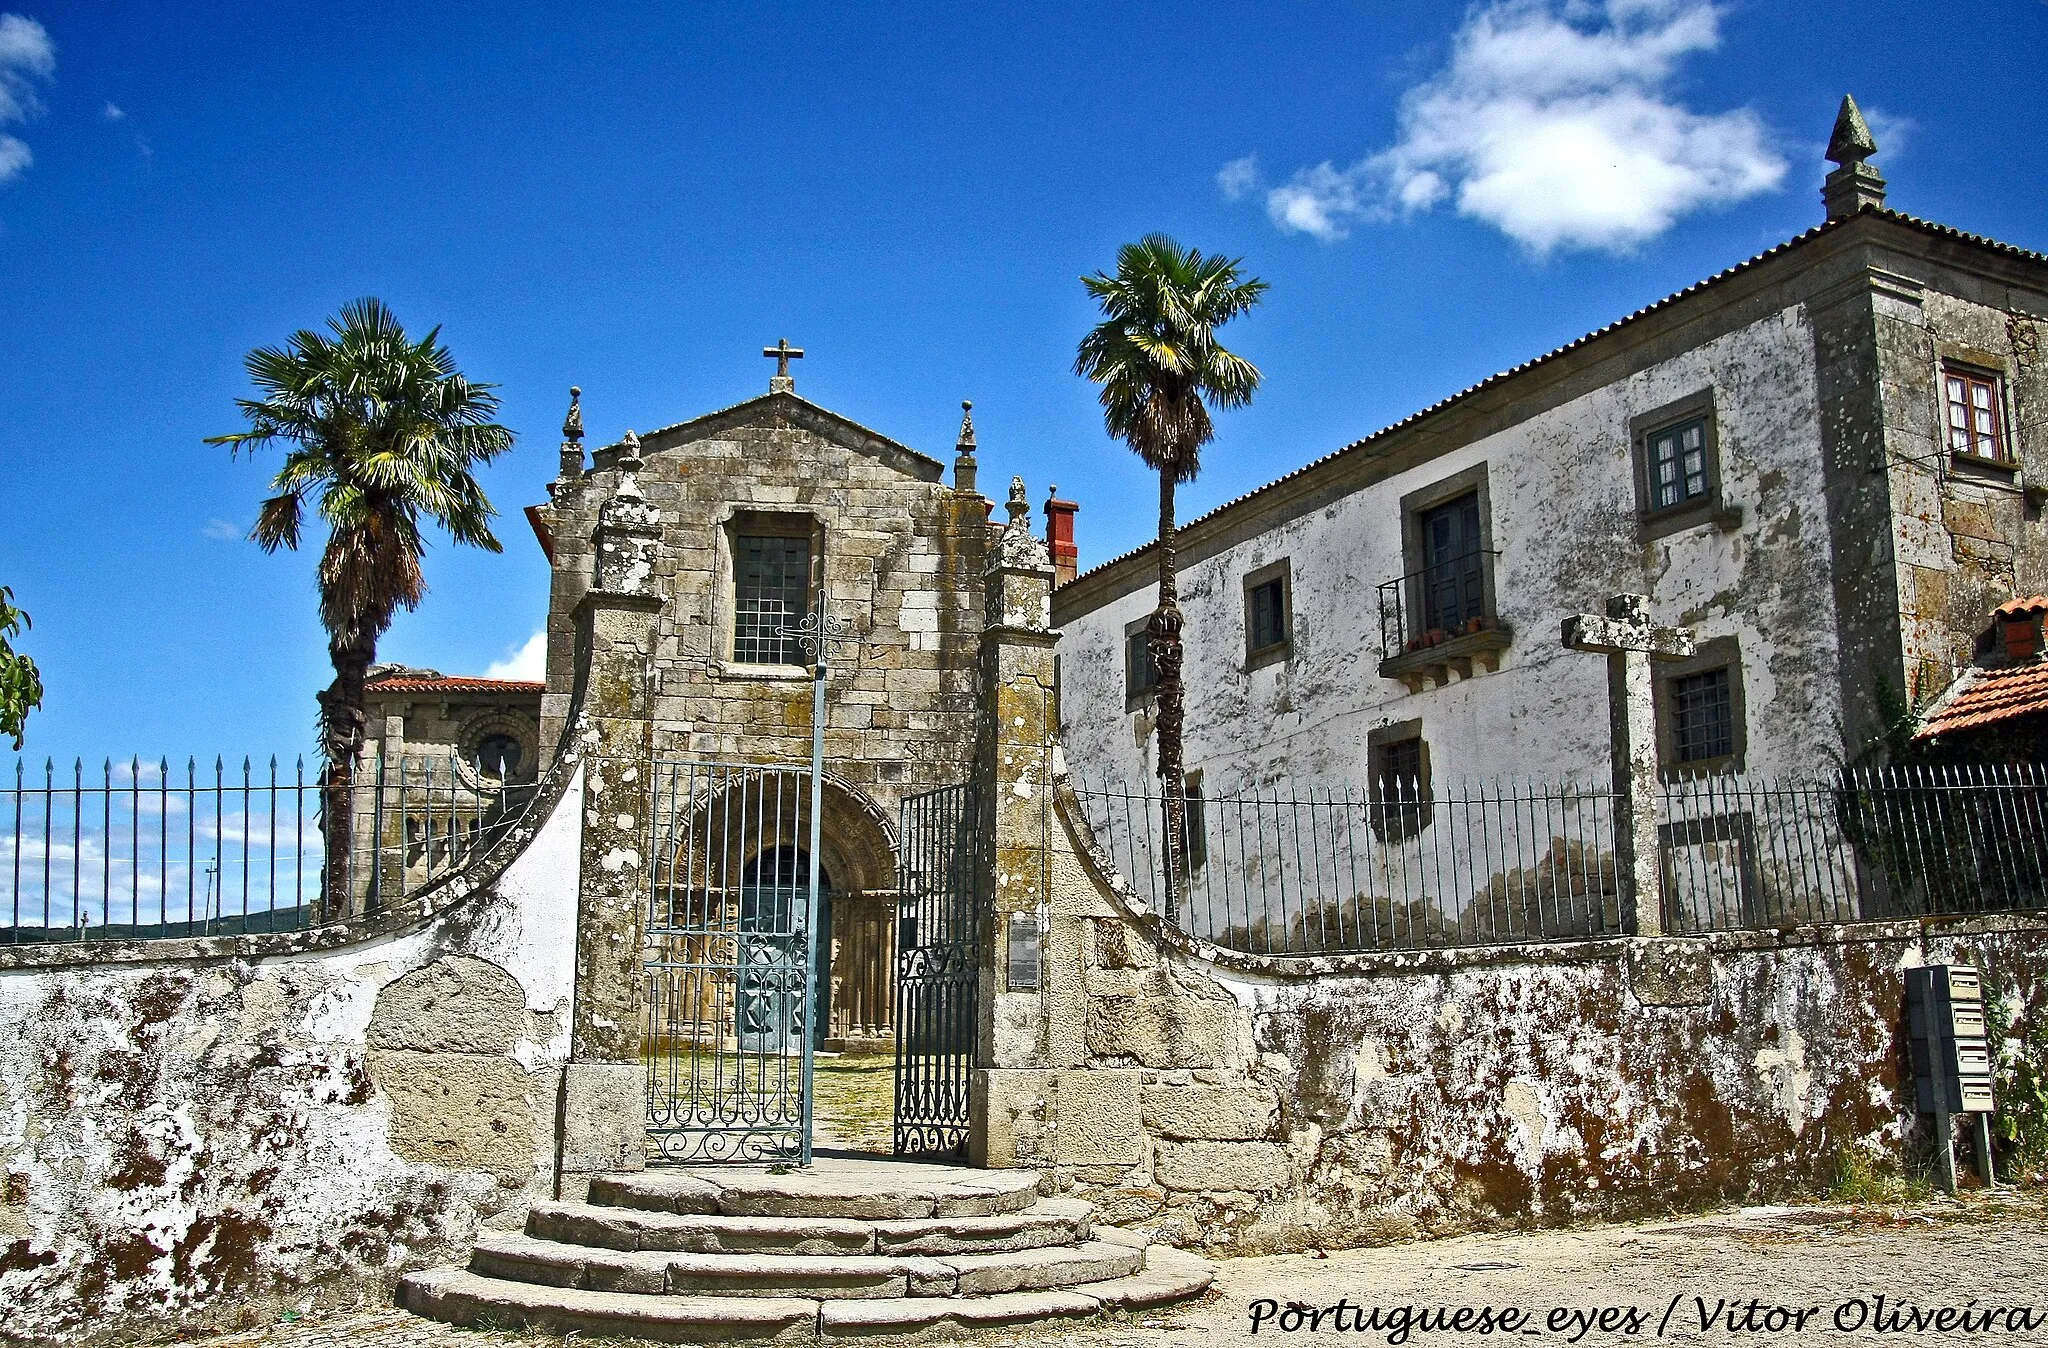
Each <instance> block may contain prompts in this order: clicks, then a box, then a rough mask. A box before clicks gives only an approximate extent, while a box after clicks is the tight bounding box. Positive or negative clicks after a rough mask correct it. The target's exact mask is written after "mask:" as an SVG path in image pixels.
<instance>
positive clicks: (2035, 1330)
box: [201, 1192, 2048, 1348]
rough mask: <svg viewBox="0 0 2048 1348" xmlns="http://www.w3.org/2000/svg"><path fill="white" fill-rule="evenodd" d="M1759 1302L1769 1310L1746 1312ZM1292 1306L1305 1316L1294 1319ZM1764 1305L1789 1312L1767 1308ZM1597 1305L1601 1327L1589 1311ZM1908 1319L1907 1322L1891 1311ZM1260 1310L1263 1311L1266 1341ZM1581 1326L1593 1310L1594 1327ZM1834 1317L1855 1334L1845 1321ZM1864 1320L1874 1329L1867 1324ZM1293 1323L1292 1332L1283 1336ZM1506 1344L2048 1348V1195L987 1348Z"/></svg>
mask: <svg viewBox="0 0 2048 1348" xmlns="http://www.w3.org/2000/svg"><path fill="white" fill-rule="evenodd" d="M1879 1297H1882V1298H1884V1300H1883V1302H1882V1304H1881V1305H1880V1303H1879V1302H1878V1298H1879ZM1695 1299H1698V1300H1697V1301H1696V1300H1695ZM1752 1301H1755V1302H1757V1303H1759V1304H1758V1305H1757V1306H1756V1308H1755V1309H1754V1310H1752V1309H1751V1304H1750V1303H1751V1302H1752ZM1340 1302H1342V1303H1344V1305H1345V1307H1346V1309H1345V1310H1344V1311H1343V1312H1342V1313H1341V1314H1333V1313H1331V1312H1329V1311H1328V1310H1325V1313H1324V1315H1323V1317H1322V1319H1321V1323H1320V1329H1319V1330H1312V1329H1310V1328H1309V1327H1308V1324H1307V1317H1308V1315H1309V1314H1310V1313H1312V1312H1313V1311H1314V1309H1316V1308H1319V1307H1322V1308H1327V1307H1330V1306H1332V1305H1336V1304H1338V1303H1340ZM1290 1304H1292V1306H1293V1307H1296V1308H1298V1309H1292V1310H1291V1312H1290ZM1717 1306H1719V1307H1720V1309H1721V1314H1720V1315H1719V1316H1717V1317H1716V1320H1715V1324H1714V1326H1713V1328H1712V1329H1710V1330H1707V1331H1705V1332H1702V1330H1701V1328H1700V1317H1701V1313H1702V1311H1705V1312H1713V1311H1715V1309H1716V1307H1717ZM2006 1306H2024V1307H2028V1308H2030V1310H2031V1314H2032V1317H2033V1325H2032V1326H2031V1327H2027V1326H2025V1325H2022V1326H2021V1327H2019V1328H2017V1329H2015V1328H2012V1327H2010V1326H2009V1325H2008V1323H2007V1318H2006V1317H2005V1316H2004V1315H2003V1314H2001V1315H2000V1316H1999V1317H1998V1318H1997V1320H1996V1321H1995V1322H1994V1323H1993V1325H1992V1326H1991V1327H1989V1328H1988V1329H1986V1328H1980V1329H1976V1330H1975V1331H1974V1332H1973V1331H1972V1330H1966V1329H1963V1328H1960V1327H1953V1326H1952V1327H1951V1328H1949V1329H1948V1330H1947V1331H1946V1332H1944V1331H1943V1330H1941V1329H1939V1328H1927V1329H1924V1330H1922V1331H1920V1332H1914V1330H1913V1327H1912V1323H1911V1320H1910V1312H1909V1311H1907V1308H1909V1307H1910V1308H1913V1309H1919V1310H1923V1311H1932V1310H1935V1309H1937V1308H1940V1307H1954V1308H1958V1309H1966V1310H1967V1311H1968V1313H1969V1314H1970V1315H1972V1316H1978V1317H1981V1316H1982V1315H1983V1314H1984V1312H1985V1311H1986V1310H1987V1308H2003V1307H2006ZM1360 1307H1363V1308H1365V1310H1366V1311H1367V1312H1370V1311H1372V1310H1374V1309H1378V1310H1379V1312H1380V1320H1381V1327H1380V1328H1378V1329H1377V1330H1372V1329H1367V1330H1363V1331H1361V1330H1360V1329H1358V1328H1357V1327H1356V1324H1355V1321H1356V1319H1357V1317H1358V1313H1359V1312H1358V1310H1357V1308H1360ZM1439 1307H1443V1308H1449V1309H1450V1310H1451V1311H1453V1312H1455V1311H1456V1310H1457V1308H1459V1307H1471V1308H1472V1317H1473V1318H1472V1319H1471V1320H1469V1321H1468V1322H1467V1323H1468V1328H1467V1330H1466V1332H1464V1333H1458V1332H1438V1331H1437V1330H1436V1329H1435V1328H1434V1327H1433V1326H1432V1327H1428V1328H1419V1327H1416V1326H1413V1325H1411V1327H1410V1328H1409V1330H1408V1332H1407V1334H1406V1335H1405V1336H1404V1335H1402V1334H1401V1332H1400V1330H1399V1328H1398V1318H1390V1317H1398V1314H1399V1312H1400V1310H1401V1308H1427V1309H1428V1310H1429V1311H1430V1313H1431V1314H1432V1315H1434V1314H1435V1313H1436V1311H1437V1308H1439ZM1487 1307H1491V1308H1493V1310H1494V1311H1495V1313H1496V1314H1498V1313H1500V1312H1502V1311H1504V1310H1506V1309H1507V1308H1511V1307H1512V1308H1515V1309H1518V1310H1521V1311H1524V1312H1526V1313H1527V1315H1528V1317H1529V1318H1528V1321H1527V1322H1526V1323H1522V1324H1516V1325H1514V1326H1512V1327H1510V1329H1509V1330H1508V1331H1507V1332H1503V1330H1502V1329H1501V1328H1499V1327H1498V1326H1496V1327H1495V1328H1493V1329H1492V1331H1491V1332H1487V1333H1481V1332H1478V1329H1479V1327H1478V1321H1477V1316H1478V1315H1479V1314H1480V1312H1481V1311H1482V1309H1483V1308H1487ZM1730 1308H1732V1309H1733V1315H1734V1322H1733V1324H1731V1323H1729V1321H1728V1314H1729V1311H1730ZM1773 1308H1784V1309H1783V1310H1781V1311H1780V1313H1779V1314H1777V1315H1773V1314H1772V1310H1773ZM1808 1308H1815V1309H1813V1310H1812V1311H1811V1313H1809V1314H1807V1315H1806V1316H1805V1318H1804V1321H1803V1324H1804V1328H1803V1330H1801V1329H1798V1328H1795V1327H1794V1324H1795V1320H1794V1316H1795V1315H1796V1313H1797V1312H1799V1311H1805V1310H1807V1309H1808ZM1603 1309H1604V1310H1605V1311H1606V1312H1607V1316H1606V1320H1605V1322H1604V1327H1603V1325H1602V1323H1601V1322H1600V1321H1599V1320H1598V1318H1597V1317H1598V1315H1599V1313H1600V1312H1601V1311H1602V1310H1603ZM1667 1311H1668V1312H1669V1318H1668V1320H1667V1319H1666V1318H1665V1317H1666V1313H1667ZM1631 1312H1633V1313H1634V1314H1633V1316H1631ZM1902 1312H1905V1313H1906V1314H1907V1316H1908V1318H1905V1319H1899V1318H1897V1317H1900V1316H1901V1314H1902ZM1255 1313H1262V1314H1263V1317H1264V1318H1263V1319H1262V1320H1261V1322H1260V1324H1259V1327H1258V1332H1257V1333H1256V1335H1255V1334H1254V1333H1253V1328H1252V1319H1253V1316H1254V1314H1255ZM1553 1314H1554V1315H1556V1316H1557V1319H1556V1320H1555V1321H1553V1320H1552V1319H1551V1317H1552V1316H1553ZM1574 1316H1577V1317H1581V1318H1577V1319H1575V1318H1573V1317H1574ZM1587 1316H1591V1317H1595V1318H1594V1319H1593V1320H1592V1322H1591V1327H1590V1328H1589V1327H1588V1321H1587V1320H1586V1319H1585V1318H1583V1317H1587ZM1837 1317H1839V1318H1840V1323H1841V1325H1845V1326H1849V1327H1850V1328H1848V1329H1844V1328H1840V1327H1838V1324H1837ZM1859 1317H1860V1318H1861V1319H1862V1321H1863V1322H1864V1324H1863V1328H1862V1329H1861V1330H1856V1329H1855V1328H1854V1326H1855V1324H1856V1322H1857V1321H1858V1319H1859ZM1880 1320H1882V1321H1883V1322H1884V1323H1886V1324H1888V1325H1895V1326H1896V1327H1895V1328H1891V1329H1889V1330H1888V1331H1887V1332H1884V1333H1877V1332H1874V1331H1873V1329H1872V1322H1874V1321H1880ZM1340 1321H1341V1327H1340V1324H1339V1322H1340ZM1631 1322H1633V1331H1631ZM1290 1323H1291V1324H1293V1326H1294V1328H1293V1330H1292V1332H1286V1327H1287V1326H1288V1325H1289V1324H1290ZM1553 1324H1554V1326H1555V1327H1554V1328H1553V1327H1552V1326H1553ZM1660 1330H1661V1331H1662V1332H1661V1335H1660V1332H1659V1331H1660ZM1509 1333H1512V1334H1513V1335H1514V1336H1515V1337H1518V1338H1521V1339H1523V1340H1525V1341H1528V1342H1531V1343H1539V1344H1540V1343H1559V1344H1574V1343H1576V1344H1583V1345H1614V1344H1630V1343H1640V1342H1646V1341H1650V1340H1655V1339H1659V1338H1660V1337H1661V1338H1662V1339H1663V1340H1664V1341H1669V1342H1679V1343H1714V1344H1742V1345H1760V1344H1825V1345H1837V1344H1865V1343H1884V1344H1904V1343H1913V1344H1943V1345H1945V1344H1956V1345H1962V1344H1973V1345H1974V1344H1996V1345H2029V1346H2030V1348H2033V1346H2039V1348H2048V1195H2044V1194H2041V1193H2039V1192H2036V1193H2034V1194H2033V1195H2031V1196H2024V1197H2015V1196H2011V1195H2004V1196H1997V1195H1994V1196H1991V1197H1989V1198H1986V1197H1981V1196H1979V1197H1971V1198H1967V1199H1965V1200H1962V1201H1956V1202H1951V1201H1932V1202H1925V1203H1920V1204H1916V1205H1914V1206H1911V1207H1904V1208H1846V1207H1810V1208H1750V1209H1744V1210H1740V1211H1736V1210H1730V1211H1726V1212H1720V1213H1713V1214H1709V1215H1707V1216H1704V1217H1695V1218H1687V1219H1684V1220H1675V1221H1664V1222H1650V1223H1644V1224H1640V1225H1635V1226H1613V1227H1600V1228H1595V1229H1591V1230H1585V1231H1572V1232H1541V1233H1534V1234H1522V1235H1501V1236H1468V1237H1462V1238H1459V1239H1456V1240H1444V1241H1432V1242H1426V1243H1421V1244H1415V1245H1405V1246H1397V1247H1393V1248H1386V1249H1377V1250H1348V1251H1340V1252H1335V1253H1332V1254H1330V1255H1329V1256H1328V1257H1326V1258H1317V1257H1314V1256H1309V1255H1288V1256H1281V1257H1274V1258H1265V1259H1239V1260H1231V1261H1227V1262H1226V1263H1224V1264H1223V1265H1222V1268H1221V1276H1220V1277H1219V1279H1218V1284H1217V1289H1216V1291H1215V1292H1214V1293H1213V1294H1212V1295H1211V1296H1210V1297H1209V1298H1207V1299H1206V1300H1205V1301H1204V1302H1202V1303H1200V1304H1198V1305H1195V1306H1192V1307H1188V1308H1183V1309H1181V1310H1178V1311H1175V1312H1172V1313H1169V1314H1164V1315H1157V1316H1151V1317H1138V1318H1133V1319H1130V1320H1127V1321H1124V1322H1121V1323H1113V1324H1102V1325H1095V1326H1090V1327H1087V1328H1083V1329H1074V1328H1068V1329H1058V1328H1050V1329H1038V1330H1034V1331H1032V1332H1031V1333H1029V1334H1023V1335H993V1336H990V1337H989V1338H988V1339H987V1341H986V1348H998V1345H1014V1344H1025V1343H1028V1344H1030V1345H1032V1348H1160V1346H1161V1345H1201V1348H1223V1346H1224V1345H1234V1344H1241V1343H1254V1342H1256V1343H1258V1344H1261V1345H1264V1344H1270V1343H1274V1342H1276V1341H1277V1342H1280V1343H1296V1344H1308V1343H1330V1344H1356V1345H1359V1346H1360V1348H1365V1346H1366V1345H1387V1346H1388V1348H1404V1345H1419V1346H1420V1348H1437V1346H1438V1345H1479V1344H1486V1345H1499V1344H1501V1343H1502V1342H1503V1341H1504V1339H1505V1338H1507V1337H1508V1334H1509ZM201 1342H203V1343H204V1344H206V1345H207V1346H208V1348H330V1345H339V1344H345V1343H346V1344H389V1345H393V1348H492V1346H493V1345H515V1344H518V1345H528V1348H532V1346H533V1345H536V1344H552V1343H559V1342H561V1341H560V1340H550V1339H546V1338H542V1337H539V1336H526V1335H518V1334H503V1333H485V1332H479V1331H469V1330H458V1329H449V1328H446V1327H444V1326H439V1325H429V1324H424V1323H422V1322H420V1321H417V1320H414V1319H412V1318H411V1317H409V1316H405V1315H401V1314H397V1313H394V1312H373V1313H360V1312H359V1313H353V1314H345V1315H332V1316H325V1317H309V1318H305V1319H301V1320H297V1321H294V1322H291V1323H284V1324H278V1325H273V1326H269V1327H266V1328H262V1329H255V1330H250V1331H247V1332H244V1333H238V1334H232V1335H228V1336H225V1337H220V1338H213V1339H206V1340H202V1341H201ZM578 1342H580V1343H590V1342H592V1341H591V1340H579V1341H578Z"/></svg>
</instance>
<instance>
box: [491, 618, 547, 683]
mask: <svg viewBox="0 0 2048 1348" xmlns="http://www.w3.org/2000/svg"><path fill="white" fill-rule="evenodd" d="M547 672H548V634H547V631H546V629H542V630H540V631H537V632H535V633H534V634H533V635H532V636H530V637H528V638H527V639H526V644H525V645H523V646H521V647H519V649H517V650H514V651H508V652H506V655H505V658H504V659H502V660H493V661H492V662H491V667H490V668H489V669H487V670H485V671H484V677H485V678H487V679H544V678H546V677H547Z"/></svg>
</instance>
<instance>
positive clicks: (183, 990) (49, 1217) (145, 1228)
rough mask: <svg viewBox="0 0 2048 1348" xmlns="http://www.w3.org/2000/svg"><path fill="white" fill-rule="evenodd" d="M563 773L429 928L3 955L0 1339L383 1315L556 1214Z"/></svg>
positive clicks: (457, 888)
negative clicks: (432, 1277) (415, 1282)
mask: <svg viewBox="0 0 2048 1348" xmlns="http://www.w3.org/2000/svg"><path fill="white" fill-rule="evenodd" d="M564 775H565V777H567V781H566V782H565V783H564V784H563V785H562V786H561V787H560V789H559V790H556V791H552V792H549V793H548V794H546V795H544V797H543V802H544V804H547V805H552V806H553V807H554V808H553V810H552V812H551V813H545V814H543V815H541V816H540V818H539V819H536V820H534V821H533V823H532V825H531V826H529V827H528V828H525V829H522V830H521V831H520V832H519V835H518V836H517V837H516V838H515V839H514V841H513V843H512V844H511V846H512V847H513V848H514V849H515V851H516V855H513V856H512V858H511V860H510V861H509V864H506V863H503V862H501V863H500V864H499V867H498V868H497V869H494V870H493V871H491V872H490V873H489V874H487V875H484V876H482V877H481V878H480V879H479V877H478V876H476V875H474V874H471V875H462V876H456V877H453V878H452V880H451V884H450V885H448V886H444V887H443V889H442V891H440V892H438V897H439V899H440V900H442V901H441V902H439V903H438V904H437V903H436V897H437V896H436V894H433V893H430V894H428V895H424V896H421V898H420V899H419V900H417V902H418V903H419V904H421V905H423V907H424V911H425V912H426V913H427V914H429V915H428V916H424V917H422V916H420V915H418V914H417V913H414V914H412V915H410V916H409V915H407V914H392V915H389V916H388V917H387V918H385V919H384V920H383V926H382V927H381V928H379V929H373V930H367V931H364V930H355V931H351V930H350V929H346V928H336V929H328V930H326V931H323V932H319V933H305V934H298V935H291V936H285V935H280V936H274V937H248V938H236V939H233V940H228V939H222V940H211V941H191V942H157V943H132V944H129V945H124V946H120V947H113V946H106V947H99V948H87V947H76V948H70V949H62V948H51V947H41V948H38V947H19V948H16V949H13V950H8V951H4V952H0V1173H4V1175H5V1185H4V1190H0V1305H4V1306H5V1307H6V1308H7V1313H6V1315H5V1316H4V1317H0V1338H5V1337H7V1336H10V1335H11V1336H15V1337H17V1338H21V1339H31V1338H65V1339H70V1338H79V1337H89V1336H103V1335H109V1334H116V1333H119V1332H122V1331H125V1330H127V1329H129V1328H131V1327H133V1326H135V1325H137V1324H138V1323H142V1322H145V1321H146V1322H147V1323H148V1324H150V1325H152V1326H155V1327H158V1328H161V1327H162V1326H163V1325H164V1324H165V1323H166V1322H172V1321H181V1320H184V1321H193V1322H205V1321H207V1320H209V1319H217V1318H218V1317H220V1316H222V1315H225V1314H229V1313H232V1312H234V1311H236V1310H238V1309H239V1310H243V1311H246V1312H247V1313H261V1312H262V1311H263V1310H264V1309H265V1308H266V1307H267V1306H269V1305H273V1304H275V1303H278V1302H288V1301H296V1300H304V1299H312V1298H316V1297H339V1298H347V1297H353V1296H357V1295H362V1294H365V1293H374V1292H377V1291H379V1290H381V1289H384V1288H387V1287H388V1285H389V1284H390V1282H391V1281H392V1280H393V1279H395V1278H396V1276H397V1275H398V1273H399V1272H401V1271H402V1270H404V1269H407V1268H414V1267H418V1266H420V1265H422V1264H423V1263H427V1262H431V1261H433V1260H435V1259H437V1258H445V1257H448V1256H449V1255H450V1254H451V1253H452V1252H454V1251H455V1250H457V1249H458V1248H461V1247H463V1245H464V1242H466V1241H467V1239H468V1238H469V1237H470V1235H471V1234H472V1232H473V1231H474V1229H475V1228H476V1226H477V1225H478V1224H479V1223H480V1222H486V1221H490V1220H492V1219H494V1218H501V1217H502V1218H503V1219H504V1220H507V1221H510V1220H514V1219H515V1217H516V1215H517V1214H518V1213H520V1212H521V1211H523V1205H524V1204H525V1203H527V1202H529V1201H531V1200H534V1199H537V1198H544V1197H547V1196H549V1195H548V1193H547V1192H546V1190H549V1189H551V1187H552V1181H553V1163H554V1156H553V1148H554V1141H553V1132H554V1116H555V1108H556V1095H557V1082H558V1078H559V1075H560V1067H561V1064H562V1062H563V1061H564V1060H565V1058H566V1057H567V1053H568V1037H569V1013H570V996H571V992H572V979H573V968H572V955H573V948H574V931H573V928H574V922H575V907H576V884H577V833H576V824H577V818H578V814H579V812H580V810H581V803H582V784H581V774H580V770H579V771H576V772H573V773H565V774H564ZM542 820H544V821H545V822H541V821H542ZM330 940H333V941H338V942H339V944H333V945H330V944H329V942H330Z"/></svg>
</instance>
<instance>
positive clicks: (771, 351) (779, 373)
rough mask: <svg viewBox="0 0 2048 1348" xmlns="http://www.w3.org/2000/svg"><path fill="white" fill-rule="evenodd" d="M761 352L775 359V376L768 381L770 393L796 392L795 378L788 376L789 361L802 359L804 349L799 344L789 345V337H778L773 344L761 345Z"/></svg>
mask: <svg viewBox="0 0 2048 1348" xmlns="http://www.w3.org/2000/svg"><path fill="white" fill-rule="evenodd" d="M761 354H762V355H764V356H768V357H770V358H772V359H773V360H774V361H775V378H773V379H771V380H770V381H768V391H769V392H770V393H794V392H796V380H794V379H791V378H790V377H789V363H790V362H791V361H793V360H802V359H803V358H804V349H803V348H802V347H800V346H791V345H790V344H789V338H787V337H780V338H777V339H776V342H775V345H773V346H764V347H762V348H761Z"/></svg>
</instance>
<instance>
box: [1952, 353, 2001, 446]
mask: <svg viewBox="0 0 2048 1348" xmlns="http://www.w3.org/2000/svg"><path fill="white" fill-rule="evenodd" d="M1942 385H1943V388H1944V389H1945V391H1946V402H1947V404H1948V447H1949V448H1950V449H1951V450H1953V451H1954V452H1956V453H1957V454H1967V455H1969V456H1970V457H1971V458H1973V459H1990V460H1992V461H1994V462H2001V463H2002V462H2004V461H2005V460H2006V459H2007V458H2008V457H2009V456H2008V455H2007V454H2006V452H2005V446H2004V444H2003V437H2002V436H2001V434H2000V427H1999V421H1998V381H1997V380H1995V379H1988V378H1986V377H1984V376H1983V375H1975V374H1969V373H1966V372H1964V371H1961V370H1944V371H1943V372H1942Z"/></svg>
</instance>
